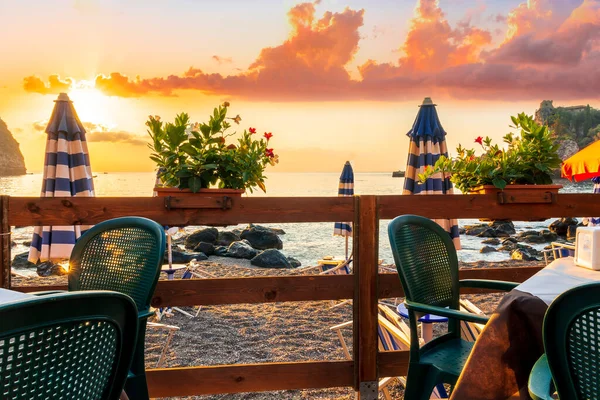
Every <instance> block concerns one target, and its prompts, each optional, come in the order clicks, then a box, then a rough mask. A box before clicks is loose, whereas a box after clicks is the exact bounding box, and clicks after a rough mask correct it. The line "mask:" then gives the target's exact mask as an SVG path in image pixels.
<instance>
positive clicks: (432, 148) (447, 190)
mask: <svg viewBox="0 0 600 400" xmlns="http://www.w3.org/2000/svg"><path fill="white" fill-rule="evenodd" d="M420 107H421V109H420V110H419V113H418V114H417V118H416V119H415V122H414V124H413V126H412V128H411V130H410V131H408V133H407V136H408V137H409V138H410V145H409V149H408V161H407V165H406V173H405V177H404V191H403V192H402V194H453V189H452V183H451V182H450V175H447V176H442V174H441V173H437V174H434V175H433V176H432V177H430V178H429V179H427V181H425V182H423V183H420V182H419V177H418V175H419V174H421V173H423V172H424V171H425V168H426V167H428V166H433V165H434V164H435V162H436V161H437V160H438V159H439V158H440V155H444V156H448V149H447V147H446V132H445V131H444V128H442V124H441V123H440V120H439V118H438V115H437V111H436V109H435V104H433V101H431V98H429V97H426V98H425V100H423V104H422V105H421V106H420ZM415 214H419V210H415ZM435 222H437V223H438V224H439V225H440V226H441V227H442V228H444V229H445V230H446V231H448V233H449V234H450V236H451V237H452V240H453V241H454V246H455V247H456V249H457V250H459V249H460V248H461V246H460V237H459V233H458V221H457V220H456V219H436V220H435Z"/></svg>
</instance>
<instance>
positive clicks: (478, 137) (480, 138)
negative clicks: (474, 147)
mask: <svg viewBox="0 0 600 400" xmlns="http://www.w3.org/2000/svg"><path fill="white" fill-rule="evenodd" d="M475 143H479V144H480V145H482V146H483V138H482V137H481V136H477V139H475Z"/></svg>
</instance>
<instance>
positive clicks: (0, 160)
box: [0, 119, 26, 176]
mask: <svg viewBox="0 0 600 400" xmlns="http://www.w3.org/2000/svg"><path fill="white" fill-rule="evenodd" d="M25 172H26V169H25V160H24V159H23V154H21V150H20V149H19V143H18V142H17V141H16V140H15V138H14V137H13V135H12V134H11V133H10V131H9V130H8V126H6V123H5V122H4V121H3V120H2V119H0V176H9V175H24V174H25Z"/></svg>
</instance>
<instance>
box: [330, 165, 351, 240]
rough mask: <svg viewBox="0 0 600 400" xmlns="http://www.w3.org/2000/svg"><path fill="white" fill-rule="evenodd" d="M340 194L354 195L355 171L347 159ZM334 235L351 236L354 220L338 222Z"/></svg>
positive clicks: (341, 177) (334, 228)
mask: <svg viewBox="0 0 600 400" xmlns="http://www.w3.org/2000/svg"><path fill="white" fill-rule="evenodd" d="M338 196H354V171H352V165H350V161H346V164H344V169H343V170H342V175H340V184H339V186H338ZM333 235H334V236H345V237H348V236H351V235H352V222H336V223H335V225H334V226H333Z"/></svg>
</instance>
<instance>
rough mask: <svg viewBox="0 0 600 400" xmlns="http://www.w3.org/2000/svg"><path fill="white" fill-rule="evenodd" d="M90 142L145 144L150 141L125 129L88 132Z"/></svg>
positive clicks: (87, 136)
mask: <svg viewBox="0 0 600 400" xmlns="http://www.w3.org/2000/svg"><path fill="white" fill-rule="evenodd" d="M85 137H86V139H87V141H88V142H110V143H115V144H119V143H122V144H130V145H133V146H145V145H146V144H147V143H148V142H147V141H146V140H144V139H143V138H142V137H140V136H138V135H135V134H133V133H130V132H125V131H114V132H113V131H108V132H104V131H96V132H93V131H92V132H88V133H87V134H86V136H85Z"/></svg>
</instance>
